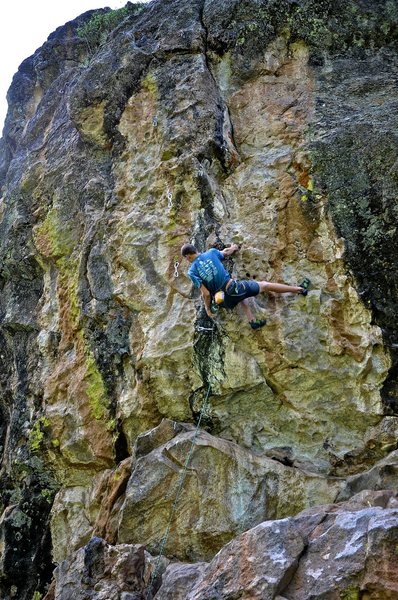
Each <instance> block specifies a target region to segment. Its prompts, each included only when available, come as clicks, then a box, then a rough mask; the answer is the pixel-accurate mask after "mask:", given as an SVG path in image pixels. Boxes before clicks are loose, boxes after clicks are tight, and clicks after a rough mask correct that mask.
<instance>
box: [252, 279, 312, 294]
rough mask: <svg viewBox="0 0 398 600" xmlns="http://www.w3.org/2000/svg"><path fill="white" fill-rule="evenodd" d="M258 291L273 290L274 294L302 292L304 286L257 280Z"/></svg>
mask: <svg viewBox="0 0 398 600" xmlns="http://www.w3.org/2000/svg"><path fill="white" fill-rule="evenodd" d="M258 283H259V286H260V292H262V293H264V292H275V293H276V294H287V293H289V292H290V293H291V294H303V292H305V288H304V287H301V286H298V285H286V284H285V283H272V282H271V281H259V282H258Z"/></svg>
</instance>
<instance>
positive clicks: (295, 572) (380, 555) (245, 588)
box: [155, 492, 398, 600]
mask: <svg viewBox="0 0 398 600" xmlns="http://www.w3.org/2000/svg"><path fill="white" fill-rule="evenodd" d="M394 501H395V498H393V496H392V493H391V492H390V493H386V494H384V496H383V497H380V495H378V494H377V493H369V494H368V495H367V496H366V497H360V496H357V497H355V498H353V500H352V501H351V502H350V503H347V504H346V505H344V504H342V505H329V506H325V507H317V508H314V509H310V510H308V511H305V512H304V513H301V514H299V515H297V516H296V517H294V518H289V519H282V520H280V521H266V522H265V523H261V524H260V525H257V526H256V527H255V528H254V529H251V530H249V531H247V532H245V533H243V534H242V535H240V536H239V537H238V538H236V539H235V540H233V541H232V542H230V543H229V544H227V545H226V546H225V547H224V548H223V549H222V550H221V551H220V552H219V553H218V554H217V555H216V556H215V557H214V559H213V560H212V561H211V562H210V563H209V565H208V566H207V567H205V568H203V567H201V570H200V574H199V575H197V574H196V577H197V581H196V583H195V582H190V581H189V582H188V584H187V585H186V587H185V589H183V590H180V589H179V590H178V592H177V594H176V596H175V598H176V600H179V599H181V600H182V599H183V598H185V599H186V600H206V599H207V600H210V599H212V598H218V599H219V600H223V599H227V598H242V600H249V598H250V599H253V600H254V599H258V600H272V599H273V598H282V597H283V598H285V599H286V600H301V599H302V600H304V599H305V600H308V598H313V599H314V600H315V599H317V598H319V599H321V598H331V599H334V598H336V599H340V598H368V599H371V598H372V599H374V600H376V598H386V599H387V598H397V596H398V579H397V577H396V573H397V566H398V557H397V553H396V540H397V533H398V531H397V527H398V514H397V508H388V506H389V503H391V502H392V503H393V502H394ZM364 506H366V508H364ZM373 506H374V507H373ZM175 569H176V571H174V569H173V565H170V566H169V567H168V568H167V570H166V572H165V575H164V582H163V584H162V587H161V588H160V589H159V591H158V593H157V594H156V596H155V598H156V600H166V598H169V595H168V594H169V587H170V585H171V583H172V582H173V581H174V578H175V572H176V573H178V574H179V580H180V581H181V580H182V573H183V566H182V565H179V566H178V567H175ZM186 569H187V577H188V574H189V573H190V572H191V566H190V565H187V566H186Z"/></svg>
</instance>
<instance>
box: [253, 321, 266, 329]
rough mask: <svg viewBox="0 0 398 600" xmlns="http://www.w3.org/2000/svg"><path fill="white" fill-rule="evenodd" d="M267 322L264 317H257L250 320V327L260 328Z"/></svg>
mask: <svg viewBox="0 0 398 600" xmlns="http://www.w3.org/2000/svg"><path fill="white" fill-rule="evenodd" d="M266 324H267V321H266V320H265V319H257V320H256V321H250V327H251V328H252V329H260V327H264V325H266Z"/></svg>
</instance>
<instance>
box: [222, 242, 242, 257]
mask: <svg viewBox="0 0 398 600" xmlns="http://www.w3.org/2000/svg"><path fill="white" fill-rule="evenodd" d="M239 248H240V246H238V244H231V246H230V247H229V248H224V250H221V254H222V255H223V256H224V258H225V257H226V256H231V254H233V253H234V252H236V251H237V250H239Z"/></svg>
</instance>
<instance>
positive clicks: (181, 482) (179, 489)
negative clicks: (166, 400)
mask: <svg viewBox="0 0 398 600" xmlns="http://www.w3.org/2000/svg"><path fill="white" fill-rule="evenodd" d="M210 390H211V385H210V383H209V387H208V388H207V392H206V396H205V398H204V400H203V402H202V406H201V408H200V414H199V419H198V422H197V424H196V429H195V433H194V436H193V438H192V442H191V447H190V449H189V452H188V455H187V458H186V460H185V463H184V467H183V470H182V473H181V474H180V479H179V481H178V485H177V493H176V496H175V499H174V502H173V505H172V507H171V513H170V517H169V521H168V523H167V527H166V533H165V534H164V536H163V539H162V542H161V544H160V551H159V554H158V557H157V560H156V564H155V569H154V571H153V573H152V575H151V578H150V581H149V587H151V586H152V585H153V583H154V581H155V579H156V577H157V574H158V572H159V568H160V561H161V559H162V556H163V552H164V549H165V547H166V544H167V540H168V537H169V534H170V531H171V524H172V522H173V518H174V515H175V512H176V510H177V504H178V501H179V499H180V495H181V492H182V488H183V486H184V483H185V477H186V475H187V471H188V468H189V464H190V462H191V459H192V455H193V451H194V448H195V444H196V439H197V437H198V434H199V429H200V424H201V422H202V418H203V415H204V414H205V412H206V409H207V404H208V399H209V396H210Z"/></svg>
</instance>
